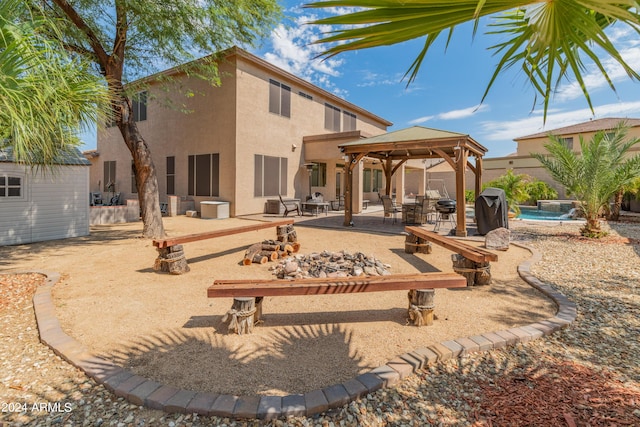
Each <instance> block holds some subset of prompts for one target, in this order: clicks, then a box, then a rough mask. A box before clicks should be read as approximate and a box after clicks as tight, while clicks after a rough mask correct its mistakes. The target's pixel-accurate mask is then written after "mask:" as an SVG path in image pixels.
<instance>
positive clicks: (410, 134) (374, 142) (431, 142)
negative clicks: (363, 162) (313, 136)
mask: <svg viewBox="0 0 640 427" xmlns="http://www.w3.org/2000/svg"><path fill="white" fill-rule="evenodd" d="M461 146H463V147H465V148H468V149H469V150H470V151H471V152H472V153H473V154H474V155H477V156H483V155H484V154H485V153H486V152H487V149H486V148H485V147H484V146H482V145H480V144H479V143H478V142H477V141H475V140H474V139H473V138H471V137H470V136H469V135H467V134H463V133H458V132H450V131H446V130H440V129H432V128H426V127H422V126H413V127H410V128H406V129H400V130H397V131H393V132H388V133H385V134H382V135H377V136H372V137H370V138H365V139H360V140H357V141H352V142H347V143H344V144H340V145H338V147H339V148H340V150H341V151H342V152H344V153H350V152H365V151H368V152H370V154H367V156H369V157H376V153H378V157H379V156H384V157H385V158H388V157H392V158H407V157H408V158H439V157H442V156H441V154H439V153H436V152H435V150H442V151H445V152H446V153H447V154H449V155H452V154H453V153H452V151H453V150H454V149H455V148H456V147H461Z"/></svg>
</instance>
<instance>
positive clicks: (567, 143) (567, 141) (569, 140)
mask: <svg viewBox="0 0 640 427" xmlns="http://www.w3.org/2000/svg"><path fill="white" fill-rule="evenodd" d="M558 140H559V141H560V142H562V145H564V146H565V147H567V148H568V149H569V150H573V137H571V136H570V137H568V138H558Z"/></svg>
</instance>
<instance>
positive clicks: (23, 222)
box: [0, 149, 90, 245]
mask: <svg viewBox="0 0 640 427" xmlns="http://www.w3.org/2000/svg"><path fill="white" fill-rule="evenodd" d="M89 166H90V162H89V161H88V160H87V159H86V158H84V157H83V156H82V154H80V152H79V151H78V150H73V151H71V152H69V153H68V154H66V155H64V156H60V158H59V159H57V160H56V161H55V165H54V166H52V167H46V168H45V167H42V166H34V167H31V166H26V165H24V164H18V163H16V162H15V161H14V158H13V154H12V150H11V149H0V245H16V244H24V243H31V242H40V241H44V240H55V239H64V238H68V237H78V236H86V235H88V234H89Z"/></svg>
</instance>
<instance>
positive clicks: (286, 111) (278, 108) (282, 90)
mask: <svg viewBox="0 0 640 427" xmlns="http://www.w3.org/2000/svg"><path fill="white" fill-rule="evenodd" d="M269 83H270V85H269V112H270V113H275V114H279V115H281V116H283V117H291V88H290V87H289V86H286V85H283V84H282V83H279V82H277V81H275V80H269Z"/></svg>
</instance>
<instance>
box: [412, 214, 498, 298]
mask: <svg viewBox="0 0 640 427" xmlns="http://www.w3.org/2000/svg"><path fill="white" fill-rule="evenodd" d="M404 229H405V231H406V232H407V233H409V236H407V242H413V241H415V242H414V243H412V244H415V245H416V246H420V245H421V244H422V243H423V242H431V243H435V244H437V245H440V246H442V247H444V248H446V249H448V250H450V251H452V252H456V253H457V254H458V255H459V256H456V255H453V256H452V260H453V270H454V271H455V272H457V273H460V274H462V275H463V276H465V277H466V279H467V285H468V286H474V285H488V284H490V283H491V266H490V262H491V261H498V255H497V254H495V253H493V252H490V251H488V250H486V249H482V248H478V247H475V246H471V245H468V244H466V243H464V242H461V241H460V240H455V239H452V238H450V237H447V236H442V235H440V234H438V233H434V232H433V231H428V230H425V229H424V228H421V227H412V226H408V227H405V228H404ZM406 250H407V248H406V247H405V251H406ZM428 252H430V251H427V253H428Z"/></svg>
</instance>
